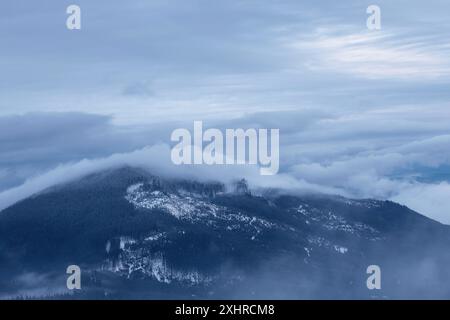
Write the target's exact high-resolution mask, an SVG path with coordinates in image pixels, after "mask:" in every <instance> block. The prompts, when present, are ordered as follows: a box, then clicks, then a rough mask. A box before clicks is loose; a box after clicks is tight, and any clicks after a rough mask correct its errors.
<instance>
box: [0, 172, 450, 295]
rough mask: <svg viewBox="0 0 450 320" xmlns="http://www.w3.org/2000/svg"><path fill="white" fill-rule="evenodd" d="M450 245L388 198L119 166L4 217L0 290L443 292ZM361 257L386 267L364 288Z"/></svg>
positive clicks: (447, 230) (440, 230)
mask: <svg viewBox="0 0 450 320" xmlns="http://www.w3.org/2000/svg"><path fill="white" fill-rule="evenodd" d="M449 245H450V227H449V226H446V225H442V224H440V223H438V222H435V221H433V220H431V219H428V218H426V217H424V216H422V215H420V214H418V213H416V212H414V211H412V210H410V209H408V208H407V207H404V206H401V205H399V204H396V203H393V202H390V201H378V200H369V199H367V200H352V199H346V198H342V197H337V196H325V195H289V194H286V193H283V192H281V191H277V190H262V191H257V192H256V191H254V190H251V189H249V187H248V185H247V182H246V181H245V180H240V181H238V182H236V184H235V186H234V188H227V187H226V186H224V185H223V184H221V183H218V182H210V183H202V182H198V181H191V180H181V179H168V178H162V177H159V176H157V175H155V174H151V173H148V172H147V171H144V170H141V169H137V168H130V167H124V168H120V169H114V170H106V171H102V172H99V173H96V174H92V175H89V176H87V177H84V178H82V179H79V180H77V181H74V182H71V183H68V184H64V185H59V186H56V187H52V188H50V189H47V190H45V191H43V192H41V193H38V194H36V195H34V196H32V197H30V198H28V199H25V200H23V201H21V202H19V203H17V204H15V205H13V206H11V207H9V208H7V209H5V210H3V211H1V212H0V297H3V298H35V297H40V298H69V299H77V298H92V299H103V298H108V299H129V298H135V299H180V298H194V299H195V298H198V299H204V298H207V299H222V298H231V299H234V298H248V299H270V298H272V299H278V298H284V299H305V298H319V299H328V298H338V299H353V298H358V299H370V298H381V299H385V298H387V299H397V298H402V299H406V298H450V277H449V272H448V267H447V266H448V265H449V262H450V251H449V249H448V248H449ZM72 264H75V265H78V266H80V267H81V270H82V290H76V291H75V292H73V291H70V292H69V290H68V289H67V288H66V279H67V277H68V275H67V274H66V268H67V266H69V265H72ZM369 265H378V266H380V268H381V285H382V287H381V289H380V290H376V289H375V290H369V289H368V288H367V286H366V280H367V278H368V276H369V275H368V274H367V273H366V269H367V267H368V266H369Z"/></svg>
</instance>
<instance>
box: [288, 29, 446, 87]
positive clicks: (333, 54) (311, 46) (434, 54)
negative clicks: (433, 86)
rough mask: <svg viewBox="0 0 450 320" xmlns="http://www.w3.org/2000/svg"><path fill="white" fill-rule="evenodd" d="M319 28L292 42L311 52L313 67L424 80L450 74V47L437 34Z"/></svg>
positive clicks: (357, 73) (384, 76) (370, 76)
mask: <svg viewBox="0 0 450 320" xmlns="http://www.w3.org/2000/svg"><path fill="white" fill-rule="evenodd" d="M336 29H339V28H331V27H330V28H323V27H322V28H319V29H317V31H316V32H315V33H314V34H313V35H311V36H308V37H302V38H301V39H299V40H296V41H293V42H292V43H290V44H289V46H292V47H294V48H297V49H299V50H301V51H306V52H308V53H309V55H308V57H307V58H306V61H307V62H306V65H307V67H308V68H309V69H312V70H321V71H328V72H330V71H331V72H339V73H345V74H349V75H354V76H357V77H361V78H368V79H400V80H408V81H424V80H430V79H436V78H443V77H445V78H448V77H449V76H450V63H449V61H448V59H447V57H448V56H449V54H450V47H449V46H448V45H445V44H443V43H442V42H441V41H436V38H435V36H433V37H431V36H430V37H428V38H427V37H414V36H411V35H408V34H406V35H405V34H401V33H392V32H391V33H389V32H385V31H378V32H374V31H360V32H357V33H349V32H348V30H346V32H345V33H344V32H342V31H341V32H336Z"/></svg>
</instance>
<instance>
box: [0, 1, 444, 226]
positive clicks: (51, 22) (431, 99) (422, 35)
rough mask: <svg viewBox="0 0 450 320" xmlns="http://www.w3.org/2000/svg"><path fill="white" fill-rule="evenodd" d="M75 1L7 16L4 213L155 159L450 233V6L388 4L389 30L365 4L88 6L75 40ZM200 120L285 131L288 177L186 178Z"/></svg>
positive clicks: (0, 174) (2, 75)
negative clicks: (406, 211) (362, 202)
mask: <svg viewBox="0 0 450 320" xmlns="http://www.w3.org/2000/svg"><path fill="white" fill-rule="evenodd" d="M69 4H71V3H64V2H62V3H58V4H56V3H55V2H54V1H50V0H44V1H39V3H37V2H36V3H34V2H32V3H30V2H29V1H24V0H17V1H14V2H8V3H4V4H2V5H0V37H1V38H2V39H3V40H2V41H3V44H4V45H3V46H2V50H1V51H0V68H1V72H0V86H1V87H2V89H3V90H0V154H1V158H0V192H1V193H0V208H1V207H4V206H5V205H8V204H11V203H13V202H14V201H16V200H19V199H21V198H23V197H24V196H27V195H30V194H32V193H33V192H36V191H39V190H41V189H42V188H45V187H47V186H49V185H52V184H55V183H58V182H63V181H66V180H67V179H71V178H74V177H76V176H79V175H82V174H83V173H85V172H90V171H91V170H93V169H98V168H103V167H109V166H114V165H118V164H124V163H130V164H135V163H140V164H143V163H144V162H145V163H150V164H152V165H153V166H154V167H155V166H156V167H157V168H158V170H162V171H164V170H165V171H167V172H176V173H177V174H184V173H186V171H187V172H189V174H193V175H195V176H198V177H201V178H204V177H211V178H217V179H221V178H229V177H234V176H238V175H241V176H247V177H248V178H249V180H250V181H252V182H253V184H255V185H259V186H279V187H284V188H288V189H289V188H292V189H295V190H300V189H301V190H306V189H308V190H313V191H321V192H329V193H339V194H342V195H345V196H350V197H375V198H380V199H393V200H396V201H399V202H401V203H404V204H406V205H409V206H410V207H412V208H413V209H416V210H418V211H419V212H421V213H423V214H425V215H427V216H430V217H432V218H435V219H438V220H439V221H442V222H445V223H450V203H449V201H448V200H447V199H446V198H447V197H448V196H447V195H448V194H449V193H448V191H449V185H448V183H449V181H450V148H449V147H448V146H449V145H450V128H449V126H448V123H449V121H448V120H449V119H450V91H449V90H448V87H449V85H450V61H449V59H448V58H447V57H448V56H449V50H450V47H449V46H448V43H449V42H450V31H449V30H450V22H449V20H448V17H447V12H448V9H450V7H449V5H448V2H446V1H444V0H431V1H427V2H426V3H424V2H422V1H418V0H417V1H406V0H400V1H395V2H392V1H387V0H380V1H378V3H377V4H378V5H379V6H380V8H381V13H382V28H381V30H379V31H370V30H367V28H366V18H367V13H366V8H367V6H368V5H369V4H371V3H365V2H364V1H363V2H361V1H356V0H354V1H353V0H352V1H345V2H337V1H331V0H327V1H322V2H321V3H320V4H317V3H312V2H311V3H308V2H300V1H297V0H283V1H268V2H266V3H264V5H262V4H261V2H260V1H256V0H237V1H221V2H214V3H211V1H206V0H192V1H181V0H169V1H168V0H155V1H144V0H138V1H133V2H132V3H123V2H117V3H112V2H110V1H104V0H100V1H95V2H93V1H87V0H79V1H77V4H78V5H79V6H80V7H81V9H82V29H81V30H79V31H76V32H71V31H68V30H67V29H66V28H65V18H66V13H65V9H66V7H67V5H69ZM193 120H202V121H203V122H204V125H205V126H206V127H214V128H222V129H224V128H239V127H242V128H279V129H280V143H281V150H280V151H281V158H280V161H281V171H280V174H279V175H278V176H276V177H273V179H272V180H270V179H269V180H267V179H263V178H261V177H260V176H259V175H254V172H256V170H255V169H254V168H250V169H249V170H248V171H247V168H241V167H238V168H227V169H226V170H225V169H224V170H222V169H219V170H210V169H211V168H206V169H205V168H189V169H187V168H186V169H182V170H178V168H173V167H172V166H171V164H170V161H168V159H166V158H165V157H164V156H163V153H164V152H166V151H167V150H170V133H171V131H172V130H174V129H176V128H181V127H184V128H189V129H190V128H192V121H193ZM149 158H150V160H146V159H149ZM205 170H206V171H205ZM231 171H233V172H231Z"/></svg>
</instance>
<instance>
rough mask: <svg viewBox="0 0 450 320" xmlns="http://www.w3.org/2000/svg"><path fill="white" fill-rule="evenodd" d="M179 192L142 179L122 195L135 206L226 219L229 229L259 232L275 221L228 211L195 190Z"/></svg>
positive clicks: (185, 217) (178, 215) (187, 216)
mask: <svg viewBox="0 0 450 320" xmlns="http://www.w3.org/2000/svg"><path fill="white" fill-rule="evenodd" d="M178 193H179V194H175V193H168V192H163V191H160V190H153V189H152V188H148V187H147V186H145V184H144V183H137V184H134V185H131V186H129V187H128V188H127V192H126V195H125V199H126V200H127V201H129V202H130V203H131V204H133V205H134V206H135V207H136V208H142V209H150V210H152V209H159V210H162V211H165V212H167V213H169V214H170V215H172V216H174V217H175V218H177V219H180V220H188V221H191V222H206V223H208V224H214V222H215V221H214V220H216V221H217V220H220V221H222V222H229V225H228V227H227V229H228V230H232V229H234V228H240V227H241V226H242V225H243V224H245V225H248V226H250V227H251V228H253V229H254V231H256V234H255V236H256V235H257V234H259V233H260V232H261V230H262V229H269V228H274V227H276V225H275V224H274V223H271V222H269V221H267V220H265V219H262V218H258V217H250V216H247V215H244V214H242V213H241V212H230V211H229V210H228V209H227V208H225V207H222V206H218V205H216V204H214V203H211V202H210V201H208V199H206V198H203V197H202V196H201V195H198V194H195V193H188V192H187V191H186V190H182V189H181V190H179V191H178Z"/></svg>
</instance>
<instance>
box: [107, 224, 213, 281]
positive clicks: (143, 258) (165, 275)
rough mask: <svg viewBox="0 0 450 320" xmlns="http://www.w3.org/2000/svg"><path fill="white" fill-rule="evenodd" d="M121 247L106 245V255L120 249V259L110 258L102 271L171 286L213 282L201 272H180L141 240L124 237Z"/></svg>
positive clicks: (154, 238)
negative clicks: (176, 283)
mask: <svg viewBox="0 0 450 320" xmlns="http://www.w3.org/2000/svg"><path fill="white" fill-rule="evenodd" d="M163 237H164V233H158V234H155V235H153V236H149V237H147V238H145V239H144V242H147V241H158V240H160V239H162V238H163ZM116 244H118V248H111V246H112V244H111V241H108V242H107V244H106V252H107V253H108V254H110V253H111V252H112V250H114V249H116V251H118V254H117V256H116V257H110V258H108V259H107V260H106V261H105V262H104V263H103V265H102V267H101V268H100V269H101V270H102V271H109V272H113V273H116V274H119V275H122V276H125V277H126V278H128V279H130V278H132V277H138V278H142V277H148V278H151V279H154V280H156V281H158V282H161V283H166V284H170V283H173V282H178V283H181V284H185V285H190V286H195V285H201V284H202V285H206V284H209V283H211V282H212V281H213V278H212V277H211V276H207V275H204V274H202V273H201V272H199V271H197V270H179V269H177V268H173V267H172V266H171V265H170V263H169V262H168V261H167V259H166V258H165V256H164V254H163V253H162V252H159V251H156V252H152V250H151V247H150V248H149V247H145V246H143V243H141V242H140V241H139V240H136V239H133V238H130V237H125V236H124V237H120V238H119V241H118V242H116Z"/></svg>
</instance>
